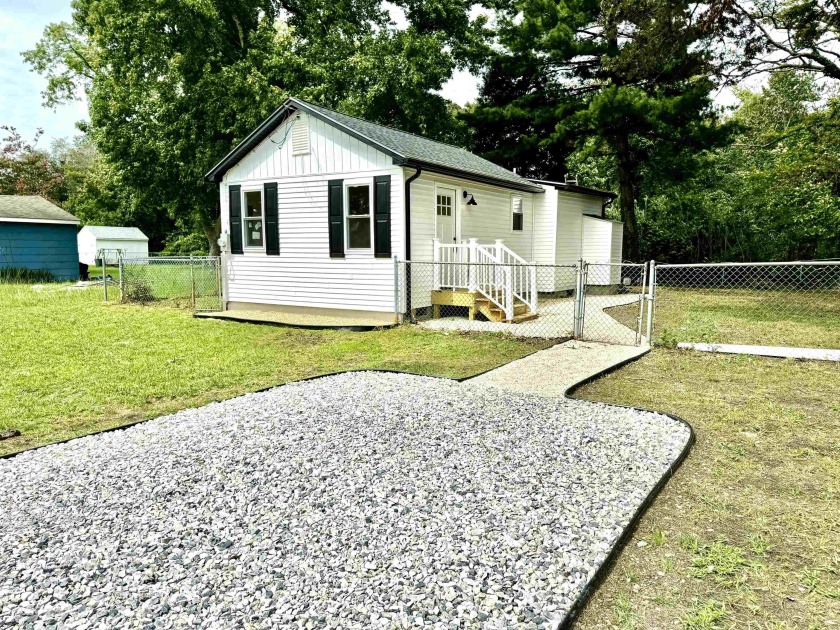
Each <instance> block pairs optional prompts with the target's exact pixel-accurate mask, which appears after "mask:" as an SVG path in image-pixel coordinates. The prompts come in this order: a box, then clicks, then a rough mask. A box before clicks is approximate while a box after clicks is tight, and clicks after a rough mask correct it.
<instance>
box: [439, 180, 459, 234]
mask: <svg viewBox="0 0 840 630" xmlns="http://www.w3.org/2000/svg"><path fill="white" fill-rule="evenodd" d="M435 212H436V213H437V216H436V217H435V219H436V220H435V226H436V227H435V236H436V237H437V238H438V240H440V242H441V244H443V245H447V244H448V245H451V244H452V243H454V242H455V239H456V234H455V190H453V189H451V188H438V189H437V198H436V200H435Z"/></svg>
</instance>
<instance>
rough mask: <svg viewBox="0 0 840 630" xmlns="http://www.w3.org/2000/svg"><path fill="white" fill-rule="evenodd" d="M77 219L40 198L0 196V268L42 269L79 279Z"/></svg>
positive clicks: (55, 274)
mask: <svg viewBox="0 0 840 630" xmlns="http://www.w3.org/2000/svg"><path fill="white" fill-rule="evenodd" d="M78 225H79V220H78V219H77V218H76V217H74V216H73V215H72V214H70V213H69V212H67V211H65V210H62V209H61V208H59V207H58V206H57V205H55V204H54V203H50V202H49V201H47V200H46V199H44V198H43V197H37V196H34V195H33V196H27V195H0V268H14V269H43V270H46V271H49V272H50V273H51V274H52V275H53V277H54V278H55V279H56V280H77V279H78V278H79V253H78V250H77V249H76V230H77V229H78Z"/></svg>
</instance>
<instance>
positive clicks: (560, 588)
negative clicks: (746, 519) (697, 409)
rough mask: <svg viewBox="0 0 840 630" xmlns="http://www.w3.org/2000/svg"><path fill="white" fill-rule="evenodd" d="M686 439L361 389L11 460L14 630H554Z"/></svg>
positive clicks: (5, 607) (191, 414)
mask: <svg viewBox="0 0 840 630" xmlns="http://www.w3.org/2000/svg"><path fill="white" fill-rule="evenodd" d="M688 439H689V433H688V429H687V428H686V427H685V426H684V425H682V424H680V423H678V422H676V421H674V420H671V419H670V418H668V417H666V416H663V415H659V414H654V413H648V412H639V411H634V410H630V409H621V408H617V407H607V406H604V405H600V404H596V403H587V402H583V401H569V400H562V399H550V398H541V397H537V396H532V395H525V394H516V393H511V392H505V391H502V390H499V389H494V388H490V387H487V386H482V385H480V384H470V383H469V382H467V383H464V384H458V383H456V382H453V381H448V380H443V379H433V378H426V377H415V376H406V375H398V374H383V373H354V374H345V375H340V376H334V377H329V378H324V379H319V380H315V381H308V382H303V383H297V384H291V385H287V386H284V387H279V388H276V389H273V390H270V391H267V392H262V393H257V394H251V395H247V396H242V397H240V398H236V399H233V400H229V401H226V402H222V403H215V404H211V405H208V406H206V407H202V408H199V409H193V410H187V411H183V412H180V413H177V414H175V415H172V416H167V417H163V418H159V419H157V420H153V421H150V422H146V423H143V424H141V425H138V426H136V427H133V428H130V429H127V430H124V431H117V432H112V433H106V434H102V435H98V436H90V437H87V438H81V439H78V440H74V441H72V442H69V443H67V444H63V445H57V446H52V447H47V448H44V449H40V450H36V451H32V452H29V453H24V454H22V455H20V456H18V457H15V458H13V459H10V460H4V461H0V484H2V488H3V491H2V495H0V550H2V555H0V626H5V625H11V626H15V625H21V626H26V627H33V626H34V627H43V625H42V624H41V623H39V622H43V624H44V625H46V626H49V625H50V624H59V625H60V626H61V627H68V628H72V627H103V628H104V627H108V628H116V627H119V628H127V627H187V626H189V627H208V628H210V627H212V628H220V627H257V628H260V627H275V628H276V627H284V628H322V627H331V628H339V627H340V628H409V627H412V628H414V627H421V626H423V627H429V628H556V627H557V626H558V625H559V624H560V622H561V621H562V620H563V618H564V616H565V613H566V611H567V610H568V609H569V607H570V605H571V604H572V602H573V600H574V599H575V598H576V597H577V596H578V595H579V593H580V592H581V591H582V589H583V587H584V586H585V584H586V583H587V581H588V580H589V579H590V578H591V577H592V575H593V574H594V572H595V570H596V568H597V567H598V566H599V565H600V563H601V562H602V561H603V559H604V558H605V556H606V554H607V553H608V551H609V549H610V548H611V546H612V545H613V543H614V541H615V540H616V537H617V536H618V535H619V534H620V532H621V531H622V530H623V528H624V527H625V525H626V524H627V523H628V521H629V519H630V518H631V516H632V514H633V513H634V511H635V510H636V509H637V507H638V506H639V505H640V503H641V502H642V501H643V500H644V498H645V496H646V495H647V494H648V492H649V491H650V490H651V488H652V487H653V486H654V485H655V484H656V483H657V481H659V479H660V477H661V476H662V474H663V473H664V472H665V471H666V470H667V469H668V467H669V466H670V465H671V464H672V463H673V462H674V460H675V459H676V458H677V456H678V454H679V453H680V451H681V450H682V449H683V447H684V446H685V444H686V442H687V441H688Z"/></svg>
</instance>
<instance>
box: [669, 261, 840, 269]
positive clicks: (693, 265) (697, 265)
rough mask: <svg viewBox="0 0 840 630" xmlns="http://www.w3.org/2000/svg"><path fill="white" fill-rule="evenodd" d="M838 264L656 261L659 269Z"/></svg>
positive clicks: (827, 262)
mask: <svg viewBox="0 0 840 630" xmlns="http://www.w3.org/2000/svg"><path fill="white" fill-rule="evenodd" d="M824 265H825V266H832V267H833V266H838V265H840V260H791V261H788V262H751V263H691V264H681V265H672V264H667V263H656V268H657V269H692V268H695V269H708V268H711V267H804V266H808V267H815V266H824Z"/></svg>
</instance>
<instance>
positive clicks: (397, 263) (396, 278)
mask: <svg viewBox="0 0 840 630" xmlns="http://www.w3.org/2000/svg"><path fill="white" fill-rule="evenodd" d="M394 323H395V324H399V323H400V261H399V259H398V258H397V257H396V256H394Z"/></svg>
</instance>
